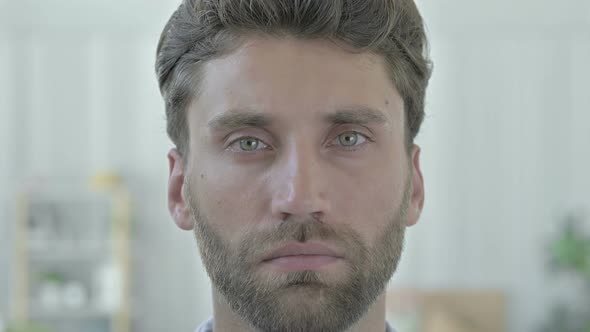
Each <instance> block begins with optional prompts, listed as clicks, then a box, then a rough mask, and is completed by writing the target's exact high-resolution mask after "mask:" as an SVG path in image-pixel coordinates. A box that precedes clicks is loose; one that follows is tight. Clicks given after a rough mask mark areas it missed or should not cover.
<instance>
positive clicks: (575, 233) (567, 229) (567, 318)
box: [542, 215, 590, 332]
mask: <svg viewBox="0 0 590 332" xmlns="http://www.w3.org/2000/svg"><path fill="white" fill-rule="evenodd" d="M582 225H583V220H582V218H579V217H576V216H575V215H569V216H567V217H566V218H565V222H564V227H563V229H562V230H561V232H560V234H559V235H558V236H557V237H556V238H555V239H554V240H553V241H552V242H551V244H550V246H549V254H550V266H551V267H552V270H553V271H554V272H562V273H568V274H570V275H572V276H574V277H576V278H578V279H580V280H581V281H582V282H583V283H584V285H585V286H586V288H585V290H584V292H585V293H586V294H587V295H586V296H584V295H583V296H582V298H583V299H584V300H586V301H587V300H588V299H590V235H588V234H586V233H584V230H583V227H582ZM587 305H589V306H590V303H587ZM542 331H547V332H550V331H551V332H554V331H559V332H590V308H587V307H586V308H581V310H580V309H578V310H576V309H572V308H571V306H567V305H564V304H561V305H559V306H556V307H555V308H554V309H553V312H552V313H551V314H550V315H549V321H548V323H547V324H546V325H545V327H544V328H543V329H542Z"/></svg>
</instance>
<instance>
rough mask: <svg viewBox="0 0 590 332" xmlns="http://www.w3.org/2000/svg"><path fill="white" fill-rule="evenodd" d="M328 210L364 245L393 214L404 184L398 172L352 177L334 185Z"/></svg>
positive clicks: (368, 172)
mask: <svg viewBox="0 0 590 332" xmlns="http://www.w3.org/2000/svg"><path fill="white" fill-rule="evenodd" d="M333 183H335V185H334V186H333V188H332V197H333V200H332V209H333V213H334V214H335V219H336V220H338V219H339V217H340V218H343V219H342V220H343V221H344V222H345V223H347V224H349V225H350V226H351V227H352V228H353V229H355V230H356V231H357V232H358V233H359V235H361V236H362V237H363V239H364V240H365V241H368V242H371V241H373V240H372V239H374V238H375V236H376V235H377V234H378V233H379V232H381V231H382V230H383V229H384V227H386V225H387V224H388V223H389V222H391V217H392V216H393V215H394V213H395V212H396V209H397V208H398V206H399V204H400V202H401V200H402V195H403V187H404V185H405V181H404V179H403V176H402V172H401V171H400V170H399V169H394V170H392V169H391V168H390V169H389V170H387V171H386V170H384V169H383V170H382V169H373V170H370V171H369V170H367V171H366V172H363V174H357V175H356V176H354V177H349V178H347V179H341V181H334V182H333Z"/></svg>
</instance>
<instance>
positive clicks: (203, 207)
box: [170, 37, 423, 331]
mask: <svg viewBox="0 0 590 332" xmlns="http://www.w3.org/2000/svg"><path fill="white" fill-rule="evenodd" d="M187 121H188V125H189V129H190V142H189V146H190V155H189V158H190V159H189V160H187V163H186V165H185V166H184V167H183V166H182V163H181V162H180V157H179V156H178V154H177V153H175V152H172V153H171V154H170V161H171V187H170V188H171V190H170V201H171V202H172V203H171V204H170V209H171V212H172V215H173V216H174V218H175V220H176V222H177V223H178V224H179V226H180V227H181V228H184V229H191V228H193V226H194V231H195V235H196V237H197V241H198V244H199V249H200V252H201V256H202V259H203V263H204V265H205V267H206V269H207V272H208V274H209V276H210V277H211V279H212V283H213V285H214V287H215V289H216V291H217V292H219V294H220V295H221V296H222V298H223V300H225V301H226V302H227V304H228V305H229V306H230V307H231V308H232V310H233V311H234V312H236V313H237V314H238V315H239V316H240V317H242V318H243V319H245V320H246V321H248V322H250V323H251V324H252V325H254V326H255V327H257V328H259V329H260V330H263V331H267V330H288V331H316V330H317V331H337V330H342V329H344V328H347V327H349V326H350V325H351V324H353V323H354V322H355V321H356V320H358V318H359V317H360V316H362V315H363V314H364V313H365V312H366V311H367V309H368V308H369V307H370V305H371V304H372V303H373V302H374V301H375V299H376V298H377V297H378V296H379V295H380V294H381V293H382V291H383V289H384V287H385V285H386V283H387V281H388V280H389V279H390V277H391V275H392V274H393V272H394V270H395V267H396V266H397V263H398V260H399V256H400V254H401V249H402V242H403V235H404V229H405V227H406V226H407V225H411V224H413V223H415V222H416V220H417V218H418V214H419V212H420V209H421V207H422V202H423V187H422V178H421V174H420V169H419V163H418V159H419V150H418V149H417V148H414V149H413V150H412V151H411V153H410V155H409V156H408V154H407V153H406V150H405V148H404V142H405V141H404V134H405V129H404V128H405V126H404V105H403V101H402V99H401V97H400V96H399V94H398V92H397V91H396V89H395V87H394V85H393V84H392V82H391V80H390V79H389V77H388V76H387V71H386V67H385V64H384V61H383V59H382V58H381V57H380V56H376V55H371V54H368V53H360V54H353V53H350V52H347V51H344V50H342V49H341V48H338V47H336V46H334V45H332V44H330V43H329V42H327V41H319V40H318V41H298V40H295V39H274V38H257V37H251V38H249V39H247V41H246V43H245V44H244V45H243V46H242V47H240V48H239V49H238V50H237V51H235V52H233V53H231V54H230V55H228V56H225V57H222V58H219V59H216V60H212V61H210V62H208V63H207V64H206V65H205V66H204V70H203V80H202V83H201V85H200V93H199V95H198V96H197V97H196V98H195V101H194V102H193V104H192V105H191V107H190V109H189V111H188V113H187ZM178 188H181V189H180V190H179V189H178ZM179 191H180V193H179Z"/></svg>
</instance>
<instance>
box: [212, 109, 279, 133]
mask: <svg viewBox="0 0 590 332" xmlns="http://www.w3.org/2000/svg"><path fill="white" fill-rule="evenodd" d="M271 123H272V119H271V118H270V117H269V116H268V115H265V114H262V113H259V112H256V111H253V110H232V111H229V112H227V113H223V114H221V115H218V116H216V117H214V118H213V119H211V121H209V124H208V125H209V128H211V129H212V130H227V131H231V130H235V129H239V128H243V127H268V126H270V125H271Z"/></svg>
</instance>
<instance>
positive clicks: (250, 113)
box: [191, 38, 403, 128]
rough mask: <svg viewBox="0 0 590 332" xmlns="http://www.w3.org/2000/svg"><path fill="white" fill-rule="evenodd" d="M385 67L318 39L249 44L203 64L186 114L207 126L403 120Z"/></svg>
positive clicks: (267, 40) (369, 57) (371, 58)
mask: <svg viewBox="0 0 590 332" xmlns="http://www.w3.org/2000/svg"><path fill="white" fill-rule="evenodd" d="M265 49H266V50H267V52H264V51H265ZM293 53H299V54H293ZM307 53H309V54H307ZM385 68H386V66H385V65H384V63H383V62H382V61H381V60H380V59H379V58H378V57H376V56H374V55H372V54H369V53H366V54H355V53H351V52H348V51H345V50H343V49H340V48H338V47H336V46H335V45H333V44H331V43H328V42H326V41H321V40H312V41H300V40H297V41H283V40H279V39H276V38H274V39H272V38H265V39H253V40H250V41H248V42H246V43H245V44H244V45H242V46H241V47H240V49H238V50H236V51H234V53H232V54H229V55H226V56H224V57H222V58H219V59H214V60H211V61H210V62H208V63H206V64H205V66H204V70H203V71H202V75H203V76H202V84H201V85H200V91H199V95H198V96H197V97H196V98H195V100H193V104H196V105H194V107H191V109H192V111H191V113H193V112H196V113H198V114H199V115H198V118H199V121H198V122H199V126H200V127H201V126H208V127H213V128H215V127H219V125H221V124H223V125H225V126H234V125H235V124H236V122H240V123H247V122H250V123H255V124H257V125H269V124H270V123H272V122H276V121H277V120H279V119H280V118H281V117H282V118H288V117H291V116H292V117H297V118H299V119H301V118H303V117H305V118H306V119H313V120H314V121H316V122H317V121H328V122H335V123H336V122H340V123H345V122H346V123H378V122H381V123H387V122H396V121H403V114H400V113H403V112H400V111H401V110H402V109H403V100H402V99H401V97H400V95H399V93H398V92H397V90H396V88H395V86H394V84H393V82H392V81H391V80H390V79H389V76H388V74H387V72H386V69H385ZM390 113H393V114H390ZM398 119H399V120H398Z"/></svg>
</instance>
